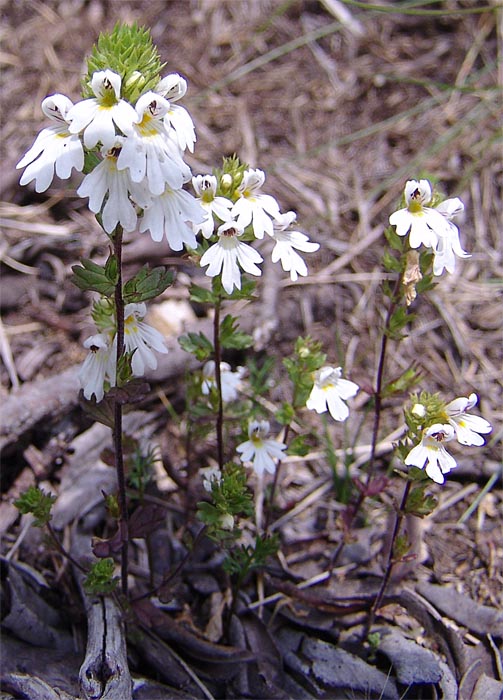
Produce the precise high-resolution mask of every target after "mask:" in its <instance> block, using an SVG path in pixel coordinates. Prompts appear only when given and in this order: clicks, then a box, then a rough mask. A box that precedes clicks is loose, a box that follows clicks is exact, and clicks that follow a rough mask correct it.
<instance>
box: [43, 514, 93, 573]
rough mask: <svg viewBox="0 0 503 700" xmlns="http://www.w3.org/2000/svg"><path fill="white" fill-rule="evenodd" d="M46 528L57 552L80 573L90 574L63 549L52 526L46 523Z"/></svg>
mask: <svg viewBox="0 0 503 700" xmlns="http://www.w3.org/2000/svg"><path fill="white" fill-rule="evenodd" d="M46 527H47V532H48V533H49V535H50V537H51V540H52V541H53V542H54V544H55V546H56V548H57V550H58V551H59V553H60V554H62V555H63V557H65V558H66V559H68V561H69V562H70V563H71V564H73V565H74V566H75V567H76V568H77V569H79V571H82V573H84V574H88V573H89V572H88V570H87V569H86V568H85V567H84V566H82V564H79V562H78V561H77V560H76V559H74V558H73V557H72V555H71V554H70V552H68V551H67V550H66V549H65V548H64V547H63V545H62V544H61V542H60V541H59V539H58V536H57V535H56V533H55V532H54V529H53V527H52V525H51V524H50V523H46Z"/></svg>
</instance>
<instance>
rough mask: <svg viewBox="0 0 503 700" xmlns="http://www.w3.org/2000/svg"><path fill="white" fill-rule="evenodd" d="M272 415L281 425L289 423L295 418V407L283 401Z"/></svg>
mask: <svg viewBox="0 0 503 700" xmlns="http://www.w3.org/2000/svg"><path fill="white" fill-rule="evenodd" d="M274 417H275V418H276V420H277V421H278V423H281V425H289V424H290V423H291V422H292V420H293V419H294V418H295V409H294V407H293V406H292V404H291V403H288V402H287V401H285V402H284V403H283V405H282V406H281V408H280V409H279V411H276V413H275V416H274Z"/></svg>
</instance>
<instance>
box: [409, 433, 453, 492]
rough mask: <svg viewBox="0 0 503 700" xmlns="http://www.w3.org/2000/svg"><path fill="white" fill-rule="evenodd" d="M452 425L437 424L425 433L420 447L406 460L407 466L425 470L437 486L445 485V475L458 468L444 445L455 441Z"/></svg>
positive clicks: (414, 448)
mask: <svg viewBox="0 0 503 700" xmlns="http://www.w3.org/2000/svg"><path fill="white" fill-rule="evenodd" d="M454 435H455V434H454V428H453V427H452V425H448V424H447V423H446V424H442V423H435V424H434V425H432V426H430V427H429V428H428V429H427V430H425V431H424V433H423V437H422V439H421V442H420V443H419V445H416V446H415V447H413V448H412V450H411V451H410V452H409V454H408V455H407V457H406V458H405V464H406V465H407V466H409V467H410V466H413V467H418V468H419V469H424V468H425V466H426V473H427V474H428V476H429V477H430V479H433V481H435V482H436V483H437V484H443V483H444V481H445V479H444V474H448V473H449V472H450V471H451V469H454V468H455V467H457V464H456V460H455V459H454V457H453V456H452V455H450V454H449V453H448V452H447V450H446V449H445V447H444V445H443V443H444V442H449V441H450V440H453V439H454Z"/></svg>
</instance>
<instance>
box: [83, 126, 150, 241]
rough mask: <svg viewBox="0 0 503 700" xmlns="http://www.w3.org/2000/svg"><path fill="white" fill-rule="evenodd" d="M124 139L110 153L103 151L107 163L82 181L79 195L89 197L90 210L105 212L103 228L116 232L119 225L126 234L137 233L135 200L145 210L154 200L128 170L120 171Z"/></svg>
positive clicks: (95, 169) (97, 167) (142, 184)
mask: <svg viewBox="0 0 503 700" xmlns="http://www.w3.org/2000/svg"><path fill="white" fill-rule="evenodd" d="M123 141H124V139H123V138H121V137H117V139H116V144H115V146H114V147H113V148H111V149H110V150H107V149H106V148H103V149H102V151H101V153H102V155H103V160H102V161H101V163H99V165H97V166H96V167H95V168H94V170H92V171H91V172H90V173H89V174H88V175H86V176H85V178H84V179H83V181H82V184H81V185H80V187H79V189H78V190H77V194H78V195H79V197H89V209H90V210H91V211H92V212H94V213H95V214H97V213H98V212H100V211H101V208H102V206H103V201H104V200H105V197H106V202H105V206H103V211H102V221H103V228H104V229H105V231H106V232H107V233H112V231H113V230H114V229H115V227H116V226H117V224H121V226H122V227H123V228H124V230H125V231H133V230H134V229H135V227H136V220H137V215H136V209H135V207H134V206H133V203H132V201H131V199H130V196H131V198H132V199H133V200H134V202H136V204H138V205H139V206H140V207H145V206H146V205H147V204H148V202H149V201H150V194H149V193H148V191H147V189H146V186H145V184H144V183H135V182H132V180H131V177H130V175H129V172H128V171H127V170H118V169H117V157H118V155H119V153H120V149H121V146H122V143H123Z"/></svg>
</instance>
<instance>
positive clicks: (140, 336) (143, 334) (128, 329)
mask: <svg viewBox="0 0 503 700" xmlns="http://www.w3.org/2000/svg"><path fill="white" fill-rule="evenodd" d="M146 313H147V307H146V305H145V304H144V303H141V304H126V307H125V309H124V346H125V348H126V352H133V350H134V351H135V352H134V354H133V357H132V359H131V369H132V370H133V374H134V375H135V377H141V376H143V374H144V372H145V366H147V367H148V368H149V369H155V368H156V367H157V358H156V356H155V355H154V353H153V350H156V351H157V352H160V353H167V352H168V350H167V348H166V346H165V345H164V338H163V337H162V335H161V334H160V333H159V331H158V330H156V329H155V328H152V326H149V325H148V324H147V323H144V322H143V321H142V319H143V318H144V317H145V314H146Z"/></svg>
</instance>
